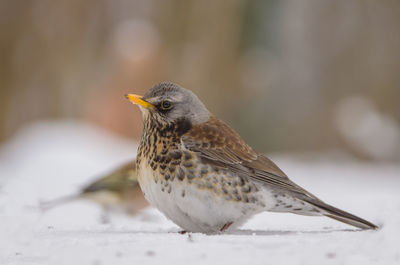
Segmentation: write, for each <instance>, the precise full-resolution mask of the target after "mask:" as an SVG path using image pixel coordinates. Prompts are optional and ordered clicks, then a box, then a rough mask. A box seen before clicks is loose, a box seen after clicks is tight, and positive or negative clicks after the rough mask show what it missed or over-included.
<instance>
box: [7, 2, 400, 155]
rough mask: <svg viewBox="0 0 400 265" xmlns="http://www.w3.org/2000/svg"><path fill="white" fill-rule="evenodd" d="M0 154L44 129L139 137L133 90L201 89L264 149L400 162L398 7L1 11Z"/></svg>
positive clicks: (176, 5) (20, 7) (27, 7)
mask: <svg viewBox="0 0 400 265" xmlns="http://www.w3.org/2000/svg"><path fill="white" fill-rule="evenodd" d="M0 13H1V15H0V30H1V34H0V56H1V57H0V73H1V74H0V144H1V143H6V142H7V141H9V140H10V139H11V138H12V137H13V136H14V135H15V134H17V133H18V132H19V131H21V130H23V128H24V127H25V126H27V125H29V124H32V123H35V122H37V121H43V120H50V121H59V120H80V121H84V122H88V123H90V124H93V125H94V126H96V127H100V128H103V129H104V130H106V131H109V132H111V133H113V134H116V135H119V136H121V137H124V138H127V139H129V140H137V139H138V138H139V137H140V134H141V129H142V124H141V117H140V113H139V111H138V109H137V108H135V107H133V106H132V105H131V104H129V103H128V102H127V101H126V100H125V99H124V97H123V95H124V94H125V93H128V92H131V93H132V92H133V93H138V94H143V93H145V92H146V91H147V90H148V89H149V88H150V87H151V86H153V85H154V84H156V83H158V82H160V81H173V82H176V83H178V84H180V85H182V86H184V87H186V88H189V89H191V90H193V91H194V92H195V93H196V94H198V95H199V97H200V98H201V99H202V100H203V101H204V102H205V104H206V105H207V106H208V108H209V109H210V110H211V111H212V112H213V113H214V114H216V115H217V116H218V117H220V118H222V119H223V120H225V121H227V122H228V123H229V124H230V125H231V126H232V127H234V128H235V129H236V130H237V131H238V132H239V133H240V134H241V135H242V136H243V138H245V139H246V141H247V142H249V143H250V144H251V145H253V146H255V147H257V149H258V150H259V151H262V152H285V153H286V152H291V153H302V152H325V151H331V150H342V151H344V152H346V153H350V154H351V155H352V156H354V157H357V158H359V159H362V160H366V161H384V162H398V161H400V104H399V102H400V30H399V29H400V2H399V1H396V0H392V1H391V0H385V1H375V0H365V1H357V0H335V1H329V0H324V1H321V0H318V1H316V0H299V1H283V0H280V1H279V0H269V1H261V0H253V1H244V0H229V1H211V0H210V1H204V0H197V1H187V0H163V1H156V0H118V1H110V0H88V1H81V0H68V1H51V0H41V1H34V0H31V1H13V0H1V1H0Z"/></svg>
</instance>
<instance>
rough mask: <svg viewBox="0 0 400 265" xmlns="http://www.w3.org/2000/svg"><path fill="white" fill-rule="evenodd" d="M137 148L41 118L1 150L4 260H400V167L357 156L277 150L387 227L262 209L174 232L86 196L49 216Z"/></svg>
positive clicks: (315, 189) (326, 194)
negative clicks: (210, 230) (209, 228)
mask: <svg viewBox="0 0 400 265" xmlns="http://www.w3.org/2000/svg"><path fill="white" fill-rule="evenodd" d="M136 147H137V145H136V144H135V143H134V142H131V141H127V140H123V139H120V138H118V137H116V136H114V135H110V134H109V133H106V132H103V131H101V130H100V129H98V128H95V127H93V126H90V125H87V124H83V123H79V122H75V121H60V122H42V123H38V124H33V125H31V126H28V127H27V128H25V129H24V130H23V131H21V132H20V133H19V134H18V135H16V136H15V137H14V138H13V139H12V140H11V141H9V142H8V143H7V144H4V145H3V146H2V147H0V220H1V226H0V264H68V265H70V264H95V265H101V264H161V263H162V264H174V265H179V264H188V263H190V264H230V265H233V264H244V263H248V264H400V247H399V245H400V244H399V242H400V239H399V235H400V194H399V187H400V166H399V165H391V164H368V163H362V162H358V161H354V160H352V159H351V158H346V157H344V158H339V159H338V158H337V157H336V156H329V155H324V156H319V157H318V158H312V159H300V158H298V157H295V156H290V155H284V156H283V155H282V156H274V157H273V158H274V159H273V160H274V161H275V162H277V164H278V165H280V166H281V168H282V169H283V170H284V171H285V172H286V173H287V174H288V175H289V176H291V178H292V179H293V180H294V181H295V182H297V183H298V184H300V185H301V186H303V187H305V188H306V189H308V190H310V191H311V192H312V193H314V194H315V195H317V196H319V197H321V198H322V199H323V200H325V201H326V202H329V203H330V204H332V205H334V206H337V207H339V208H342V209H344V210H347V211H349V212H351V213H354V214H356V215H359V216H361V217H363V218H365V219H367V220H369V221H371V222H374V223H376V224H378V225H380V226H382V228H381V229H379V230H377V231H359V230H356V229H353V228H352V227H350V226H347V225H345V224H342V223H339V222H336V221H334V220H330V219H328V218H322V217H321V218H319V217H304V216H297V215H292V214H276V213H263V214H260V215H258V216H256V217H254V218H253V219H252V220H250V221H249V222H248V223H246V224H245V225H244V226H243V227H242V228H241V229H240V230H238V231H234V232H232V233H231V234H223V235H212V236H209V235H203V234H185V235H181V234H179V233H176V232H177V231H179V228H178V227H177V226H175V225H174V224H173V223H171V222H170V221H168V220H167V219H165V218H164V217H163V216H162V215H161V214H160V213H159V212H157V210H155V209H148V210H145V211H143V212H142V213H141V214H139V215H138V216H136V217H126V216H118V215H117V216H113V218H112V223H110V224H102V223H100V222H99V216H100V213H101V209H100V208H99V207H97V206H96V205H94V204H92V203H89V202H86V201H79V202H74V203H71V204H67V205H64V206H60V207H58V208H56V209H54V210H52V211H49V212H46V213H42V212H41V211H39V210H38V208H37V205H38V202H39V200H44V199H51V198H57V197H60V196H62V195H67V194H70V193H73V192H76V190H77V189H78V188H79V187H81V186H83V185H85V184H87V183H88V182H90V181H91V180H93V179H94V178H96V176H99V175H100V174H102V173H103V172H106V171H108V170H110V169H112V168H114V167H115V166H118V165H119V164H121V163H123V162H126V161H127V160H130V159H133V158H134V156H135V153H136Z"/></svg>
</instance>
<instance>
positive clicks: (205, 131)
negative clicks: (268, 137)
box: [182, 117, 315, 198]
mask: <svg viewBox="0 0 400 265" xmlns="http://www.w3.org/2000/svg"><path fill="white" fill-rule="evenodd" d="M182 139H183V143H184V144H185V146H186V148H188V149H189V150H192V151H194V152H198V153H200V155H201V156H202V157H203V158H204V159H205V160H209V161H210V162H211V163H215V164H217V165H219V166H222V167H227V168H229V169H230V170H232V171H235V172H237V173H238V174H242V175H244V176H247V177H249V178H251V179H254V180H257V181H260V182H263V183H265V184H268V185H271V186H272V187H275V188H278V189H288V190H289V191H292V192H296V193H300V194H302V195H306V196H309V197H312V198H315V196H313V195H312V194H310V193H309V192H307V191H306V190H304V189H303V188H301V187H300V186H298V185H296V184H295V183H293V182H292V181H291V180H290V179H289V178H288V177H287V176H286V175H285V173H283V171H282V170H281V169H280V168H279V167H278V166H277V165H275V164H274V162H272V161H271V160H269V159H268V158H267V157H265V156H264V155H262V154H260V153H258V152H256V151H254V150H253V148H251V147H250V146H249V145H247V144H246V143H245V141H244V140H243V139H242V138H241V137H240V136H239V134H237V133H236V132H235V131H234V130H233V129H232V128H231V127H229V125H227V124H226V123H224V122H223V121H221V120H219V119H217V118H215V117H211V118H210V120H209V121H207V122H205V123H202V124H200V125H195V126H193V128H191V129H190V130H189V131H188V132H187V133H186V134H185V135H183V137H182Z"/></svg>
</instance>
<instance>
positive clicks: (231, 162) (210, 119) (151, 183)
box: [127, 83, 376, 233]
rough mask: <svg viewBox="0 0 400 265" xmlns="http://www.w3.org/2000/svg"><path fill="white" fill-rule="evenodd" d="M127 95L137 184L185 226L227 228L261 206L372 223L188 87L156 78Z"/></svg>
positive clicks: (365, 224) (210, 229)
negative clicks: (139, 124) (339, 204)
mask: <svg viewBox="0 0 400 265" xmlns="http://www.w3.org/2000/svg"><path fill="white" fill-rule="evenodd" d="M127 97H128V99H130V100H131V101H132V102H134V103H136V104H138V105H139V107H140V109H141V111H142V114H143V120H144V130H143V135H142V139H141V142H140V146H139V149H138V156H137V170H138V175H139V178H138V180H139V183H140V186H141V188H142V191H143V193H144V195H145V197H146V198H147V199H148V200H149V202H150V203H151V204H152V205H153V206H155V207H157V208H158V209H159V210H160V211H161V212H163V213H164V214H165V215H166V216H167V217H168V218H169V219H171V220H172V221H174V222H175V223H176V224H178V225H179V226H180V227H182V228H183V229H185V230H186V231H191V232H203V233H216V232H220V231H225V230H228V229H232V228H234V227H237V226H239V225H240V224H242V223H243V222H244V221H246V220H247V219H248V218H250V217H251V216H253V215H254V214H257V213H259V212H262V211H275V212H292V213H296V214H303V215H325V216H329V217H332V218H334V219H337V220H339V221H342V222H345V223H348V224H351V225H354V226H357V227H360V228H363V229H365V228H376V226H374V225H373V224H371V223H369V222H367V221H365V220H363V219H361V218H359V217H356V216H354V215H351V214H349V213H346V212H344V211H341V210H339V209H337V208H334V207H332V206H330V205H327V204H325V203H324V202H322V201H321V200H319V199H318V198H316V197H315V196H314V195H312V194H311V193H309V192H308V191H306V190H304V189H303V188H301V187H300V186H298V185H297V184H295V183H294V182H292V181H291V180H290V179H289V178H288V177H287V176H286V175H285V173H283V171H282V170H281V169H280V168H279V167H277V166H276V165H275V164H274V163H273V162H272V161H271V160H269V159H268V158H267V157H265V156H264V155H262V154H260V153H258V152H257V151H255V150H254V149H253V148H251V147H250V146H249V145H247V144H246V143H245V141H244V140H243V139H242V138H241V137H240V136H239V135H238V134H237V133H236V132H235V131H234V130H233V129H232V128H231V127H229V126H228V125H227V124H226V123H224V122H223V121H221V120H219V119H217V118H216V117H214V116H213V115H212V114H211V113H210V112H209V111H208V110H207V109H206V107H205V106H204V105H203V103H202V102H201V101H200V100H199V99H198V98H197V96H196V95H194V94H193V93H192V92H191V91H189V90H186V89H184V88H181V87H179V86H178V85H176V84H172V83H161V84H158V85H156V86H154V87H153V88H151V89H150V90H149V92H148V93H147V94H146V95H144V96H143V97H139V96H136V95H128V96H127Z"/></svg>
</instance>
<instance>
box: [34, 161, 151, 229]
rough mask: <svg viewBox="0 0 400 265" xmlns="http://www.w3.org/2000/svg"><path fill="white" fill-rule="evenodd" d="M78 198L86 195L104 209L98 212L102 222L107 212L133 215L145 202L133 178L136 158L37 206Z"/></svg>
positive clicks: (42, 206)
mask: <svg viewBox="0 0 400 265" xmlns="http://www.w3.org/2000/svg"><path fill="white" fill-rule="evenodd" d="M78 199H87V200H90V201H93V202H95V203H97V204H99V205H100V206H101V207H102V208H103V210H104V212H103V215H102V222H104V223H108V222H109V216H108V213H110V212H120V213H126V214H127V215H135V214H137V213H138V212H139V211H140V210H141V209H143V208H145V207H146V206H147V205H148V203H147V201H146V200H145V199H144V197H143V194H142V191H141V190H140V187H139V184H138V181H137V174H136V161H129V162H128V163H124V164H123V165H121V166H119V167H118V168H117V169H115V170H113V171H112V172H109V173H107V174H106V175H105V176H102V177H100V178H98V179H96V180H95V181H93V182H92V183H90V184H88V185H86V186H85V187H83V188H82V189H81V190H80V191H79V192H78V193H77V194H72V195H69V196H64V197H61V198H58V199H54V200H51V201H45V202H41V203H40V208H41V209H42V210H44V211H46V210H49V209H51V208H54V207H56V206H59V205H61V204H64V203H67V202H71V201H75V200H78Z"/></svg>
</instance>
